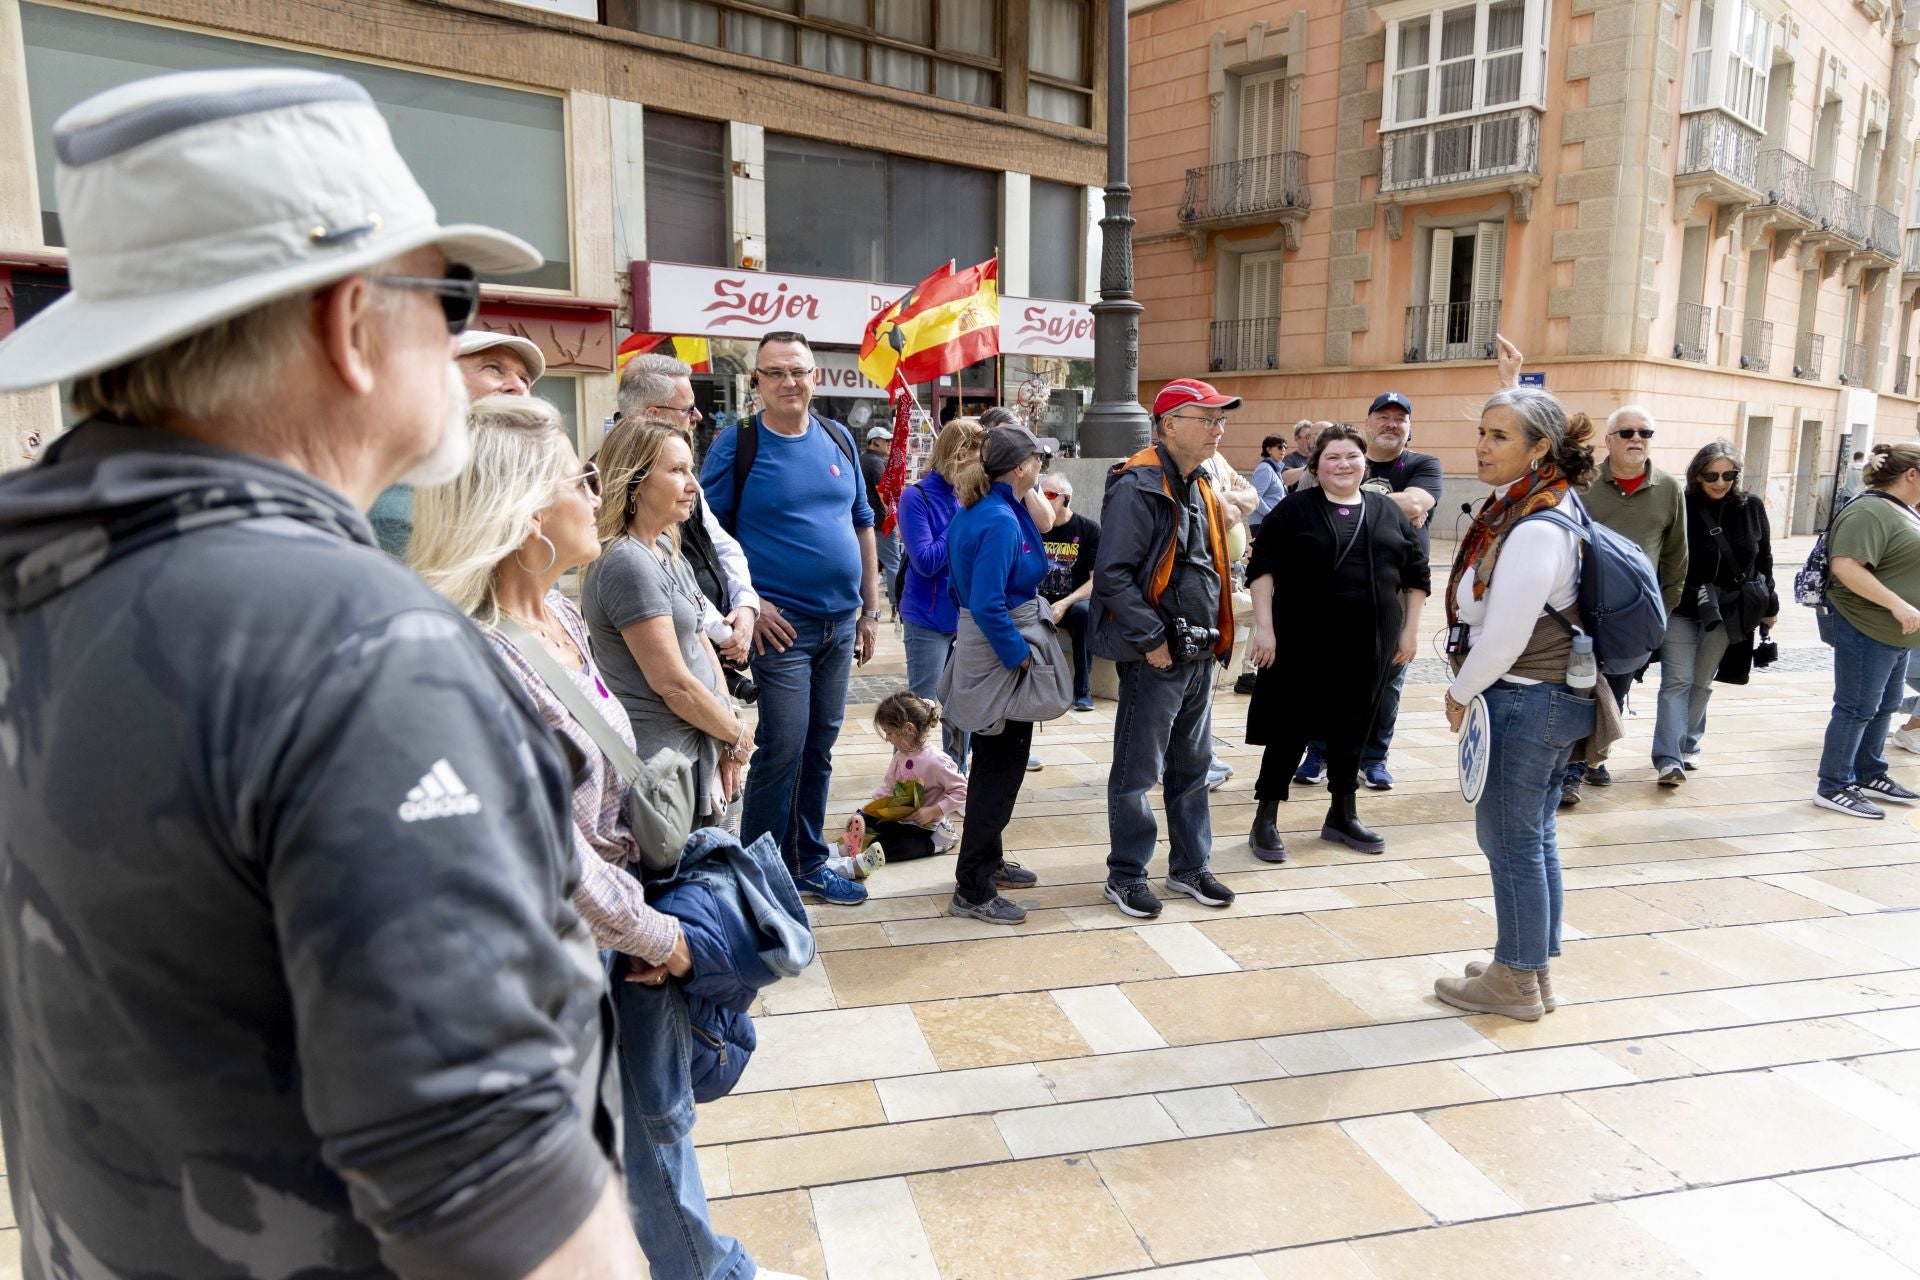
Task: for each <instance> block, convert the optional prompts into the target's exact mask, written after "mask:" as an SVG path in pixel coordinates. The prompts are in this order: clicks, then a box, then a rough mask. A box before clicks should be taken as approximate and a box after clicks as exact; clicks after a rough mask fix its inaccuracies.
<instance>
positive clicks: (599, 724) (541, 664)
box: [498, 614, 640, 785]
mask: <svg viewBox="0 0 1920 1280" xmlns="http://www.w3.org/2000/svg"><path fill="white" fill-rule="evenodd" d="M498 626H499V630H500V634H501V635H503V636H505V637H506V638H507V640H508V641H509V642H510V643H511V644H512V645H513V647H514V648H516V649H518V650H519V651H520V656H521V657H523V658H525V659H526V660H527V664H528V665H529V666H531V667H532V668H533V670H534V674H536V675H538V676H539V677H540V678H541V679H542V680H544V681H546V682H547V687H548V688H550V689H552V690H553V692H554V696H556V697H558V698H559V699H560V702H561V704H562V705H563V706H565V707H566V709H567V710H568V711H569V712H570V713H571V714H572V715H573V718H574V719H575V720H576V721H578V722H579V725H580V727H581V728H582V729H585V730H586V731H587V736H588V737H589V738H592V739H593V741H594V745H595V746H597V747H599V748H600V754H601V755H603V756H605V757H606V758H607V760H608V762H609V763H611V764H612V765H613V767H614V770H615V771H616V772H618V773H619V775H620V776H621V777H622V778H625V779H626V780H627V782H628V784H629V785H631V784H632V783H633V782H634V780H635V779H637V778H639V776H640V757H639V756H637V755H635V754H634V753H633V748H631V747H629V746H628V745H627V744H626V743H624V742H622V741H621V740H620V735H619V734H618V733H615V732H614V729H613V726H612V725H610V724H608V723H607V718H606V717H605V716H603V715H601V714H600V708H598V707H596V706H594V705H593V700H592V699H590V698H589V697H587V695H586V692H585V691H584V690H583V689H581V688H580V686H579V685H577V684H575V683H574V682H573V678H572V677H571V676H569V675H568V674H567V669H566V668H565V667H563V666H561V665H560V663H559V662H558V661H557V660H556V659H555V658H554V656H553V655H552V654H550V653H548V652H547V650H546V647H545V646H544V645H542V644H541V643H540V641H539V640H538V639H536V638H535V637H534V634H533V633H532V632H531V631H528V630H527V629H526V628H525V627H523V626H521V625H520V624H519V623H518V622H516V621H515V620H514V619H512V618H509V617H507V616H506V615H505V614H502V615H501V617H500V621H499V623H498Z"/></svg>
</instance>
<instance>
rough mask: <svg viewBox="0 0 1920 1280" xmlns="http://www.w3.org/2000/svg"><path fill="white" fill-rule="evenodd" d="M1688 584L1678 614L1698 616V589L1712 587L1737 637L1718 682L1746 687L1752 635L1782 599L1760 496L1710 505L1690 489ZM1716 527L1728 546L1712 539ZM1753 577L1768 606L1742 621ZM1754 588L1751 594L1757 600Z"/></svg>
mask: <svg viewBox="0 0 1920 1280" xmlns="http://www.w3.org/2000/svg"><path fill="white" fill-rule="evenodd" d="M1686 504H1687V585H1686V589H1685V590H1684V591H1683V592H1682V593H1681V595H1680V603H1679V605H1678V606H1677V607H1676V608H1675V609H1674V613H1675V614H1676V615H1677V616H1679V617H1682V618H1692V619H1695V620H1696V621H1697V620H1698V619H1699V617H1700V588H1701V587H1703V586H1708V585H1711V586H1713V587H1714V588H1715V589H1716V590H1717V591H1718V592H1719V595H1720V602H1721V606H1720V607H1721V612H1722V614H1723V615H1724V616H1725V618H1726V619H1727V621H1726V623H1725V624H1724V625H1727V626H1731V627H1734V628H1735V629H1736V632H1737V634H1735V635H1734V636H1733V643H1732V644H1731V645H1730V646H1729V647H1728V649H1727V654H1726V657H1724V658H1722V659H1721V660H1720V668H1719V670H1718V672H1716V673H1715V675H1714V679H1715V680H1717V681H1719V682H1720V683H1722V684H1745V683H1746V682H1747V676H1748V674H1749V673H1750V672H1751V671H1752V669H1753V632H1754V628H1755V627H1756V626H1757V625H1758V624H1759V621H1760V619H1762V618H1773V617H1778V616H1779V613H1780V596H1779V593H1778V591H1777V590H1776V589H1775V587H1774V583H1773V538H1772V533H1771V530H1770V529H1769V527H1768V523H1767V507H1766V504H1765V503H1763V502H1762V501H1760V499H1759V498H1758V497H1756V496H1753V495H1749V496H1748V497H1747V500H1746V501H1745V502H1732V501H1728V500H1726V499H1722V500H1721V501H1719V502H1711V501H1709V500H1708V499H1707V496H1706V495H1705V494H1703V493H1701V492H1700V489H1699V487H1698V486H1697V485H1695V486H1689V487H1688V489H1687V497H1686ZM1716 527H1718V528H1719V530H1720V532H1721V534H1722V535H1723V536H1724V537H1725V539H1726V542H1727V548H1724V549H1723V548H1722V547H1721V545H1720V539H1718V538H1715V537H1714V536H1713V530H1714V528H1716ZM1729 549H1730V550H1731V552H1732V554H1731V555H1729V554H1728V550H1729ZM1743 578H1746V579H1750V580H1751V581H1753V582H1756V583H1759V584H1761V586H1763V587H1764V589H1765V591H1766V602H1765V605H1764V607H1762V608H1760V610H1759V611H1758V612H1755V611H1754V610H1753V607H1752V606H1749V607H1748V609H1747V611H1746V612H1747V616H1745V617H1744V618H1742V617H1740V614H1739V611H1738V610H1737V608H1736V607H1735V606H1736V602H1738V601H1739V600H1740V599H1741V595H1742V587H1741V580H1742V579H1743ZM1758 594H1759V592H1758V591H1757V590H1756V591H1754V592H1753V595H1754V596H1755V597H1757V596H1758Z"/></svg>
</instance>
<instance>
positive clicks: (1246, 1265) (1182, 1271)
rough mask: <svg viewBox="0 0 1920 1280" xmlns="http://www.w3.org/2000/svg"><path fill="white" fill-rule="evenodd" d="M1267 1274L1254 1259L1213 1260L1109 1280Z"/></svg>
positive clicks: (1208, 1279) (1207, 1279)
mask: <svg viewBox="0 0 1920 1280" xmlns="http://www.w3.org/2000/svg"><path fill="white" fill-rule="evenodd" d="M1266 1274H1267V1273H1266V1272H1264V1271H1262V1270H1261V1269H1260V1264H1259V1263H1257V1262H1255V1261H1254V1260H1253V1259H1252V1258H1213V1259H1209V1260H1208V1261H1206V1262H1189V1263H1187V1264H1186V1265H1185V1266H1180V1267H1155V1268H1154V1269H1153V1270H1151V1271H1129V1272H1127V1273H1126V1274H1124V1275H1117V1276H1108V1277H1107V1280H1266Z"/></svg>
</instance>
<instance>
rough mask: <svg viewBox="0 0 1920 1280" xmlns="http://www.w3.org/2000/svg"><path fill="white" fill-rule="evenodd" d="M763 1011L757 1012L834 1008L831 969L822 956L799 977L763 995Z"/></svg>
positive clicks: (774, 986)
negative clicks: (828, 968)
mask: <svg viewBox="0 0 1920 1280" xmlns="http://www.w3.org/2000/svg"><path fill="white" fill-rule="evenodd" d="M759 1003H760V1008H759V1010H757V1011H756V1012H755V1013H754V1015H753V1016H754V1017H756V1018H758V1017H760V1016H761V1013H813V1012H816V1011H818V1010H821V1009H831V1008H833V1007H834V1006H833V984H832V983H831V982H829V981H828V980H827V968H826V965H825V964H824V963H823V962H822V961H821V959H820V957H819V956H817V955H816V956H815V957H814V960H813V963H812V964H810V965H808V966H807V967H806V968H805V969H804V970H802V971H801V972H800V973H799V975H797V976H796V977H792V978H785V979H782V980H781V981H779V982H776V983H774V984H773V985H772V986H770V987H768V988H766V989H765V990H764V991H762V992H761V993H760V1001H759Z"/></svg>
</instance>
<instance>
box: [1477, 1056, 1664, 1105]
mask: <svg viewBox="0 0 1920 1280" xmlns="http://www.w3.org/2000/svg"><path fill="white" fill-rule="evenodd" d="M1460 1069H1461V1070H1462V1071H1464V1072H1466V1073H1467V1074H1468V1075H1470V1076H1472V1077H1473V1078H1474V1079H1475V1080H1478V1081H1479V1082H1480V1083H1481V1084H1483V1085H1485V1086H1487V1088H1489V1089H1491V1090H1492V1091H1493V1093H1494V1095H1495V1096H1496V1097H1501V1098H1521V1097H1528V1096H1531V1095H1534V1094H1540V1093H1559V1092H1561V1091H1562V1090H1566V1089H1593V1088H1600V1087H1603V1086H1606V1085H1610V1084H1632V1083H1633V1082H1634V1080H1636V1079H1637V1078H1639V1077H1637V1076H1636V1075H1635V1074H1634V1073H1633V1072H1631V1071H1629V1070H1627V1068H1625V1067H1623V1066H1621V1065H1620V1064H1619V1063H1618V1062H1616V1061H1614V1060H1613V1059H1612V1058H1608V1057H1605V1056H1603V1055H1601V1054H1600V1053H1598V1052H1597V1051H1595V1050H1594V1049H1592V1048H1589V1047H1588V1046H1586V1045H1563V1046H1561V1047H1560V1048H1558V1049H1529V1050H1527V1051H1525V1052H1522V1053H1501V1054H1494V1055H1492V1056H1490V1057H1479V1058H1466V1059H1463V1060H1462V1061H1461V1063H1460Z"/></svg>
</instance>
